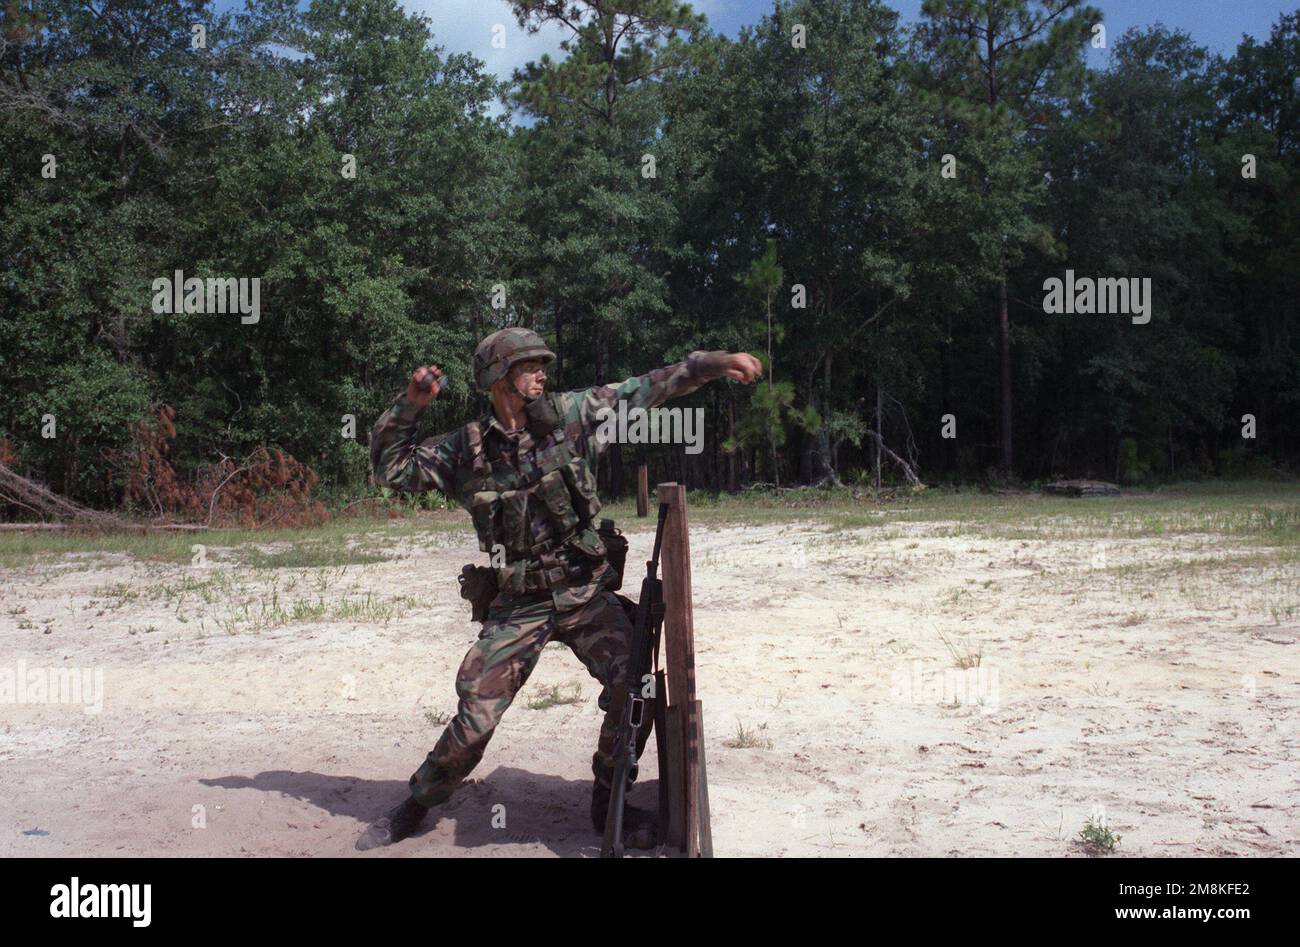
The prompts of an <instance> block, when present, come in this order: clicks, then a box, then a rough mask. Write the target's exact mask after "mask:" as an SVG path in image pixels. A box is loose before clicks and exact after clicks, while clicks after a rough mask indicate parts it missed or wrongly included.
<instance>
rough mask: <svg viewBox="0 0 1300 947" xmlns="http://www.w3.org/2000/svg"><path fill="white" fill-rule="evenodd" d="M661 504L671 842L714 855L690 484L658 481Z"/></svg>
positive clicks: (693, 854) (694, 853)
mask: <svg viewBox="0 0 1300 947" xmlns="http://www.w3.org/2000/svg"><path fill="white" fill-rule="evenodd" d="M659 502H660V503H666V504H668V519H667V522H665V523H664V539H663V549H662V550H661V553H660V555H661V559H662V563H663V583H664V651H665V653H666V655H667V659H666V672H667V673H666V679H667V688H666V689H667V693H666V694H665V695H663V699H665V700H666V701H667V708H668V712H667V721H668V727H669V733H668V739H667V744H668V748H669V754H670V757H672V758H670V759H669V760H668V761H667V762H668V765H667V766H666V767H665V772H666V773H667V774H668V778H669V779H671V780H672V781H673V782H674V783H675V785H670V786H669V789H668V796H669V798H670V799H671V800H672V802H673V804H672V805H670V806H669V813H668V816H669V819H670V823H669V826H668V833H667V836H668V840H669V843H670V844H677V845H678V846H679V847H680V850H681V851H682V853H683V854H685V855H686V857H688V858H699V857H701V856H704V857H712V855H713V834H712V828H711V825H710V820H709V803H708V798H709V797H708V793H709V789H708V780H707V775H706V771H705V768H704V722H703V710H702V707H701V705H700V701H699V700H698V699H697V698H696V693H695V624H694V615H693V609H692V604H691V603H692V599H691V544H690V536H689V523H688V520H687V515H686V488H685V487H684V486H682V485H681V484H677V483H661V484H659Z"/></svg>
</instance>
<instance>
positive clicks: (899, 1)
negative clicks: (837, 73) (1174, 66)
mask: <svg viewBox="0 0 1300 947" xmlns="http://www.w3.org/2000/svg"><path fill="white" fill-rule="evenodd" d="M887 2H888V5H889V6H891V7H893V8H894V9H895V10H898V11H899V13H901V14H902V18H903V22H904V23H914V22H916V20H917V19H918V18H919V16H920V10H921V0H887ZM1091 3H1092V6H1095V7H1097V8H1098V9H1100V10H1101V11H1102V14H1103V22H1104V23H1105V24H1106V34H1107V42H1108V43H1113V42H1114V40H1115V39H1116V38H1118V37H1119V36H1120V34H1122V33H1123V32H1124V31H1125V30H1127V29H1129V28H1130V27H1133V26H1144V25H1148V24H1152V23H1156V22H1160V23H1163V24H1164V25H1165V26H1167V27H1170V28H1177V29H1181V30H1184V31H1186V32H1187V33H1189V34H1190V35H1191V37H1192V39H1193V40H1195V41H1196V42H1197V43H1200V44H1201V45H1204V46H1208V47H1210V48H1211V49H1213V50H1216V51H1218V52H1221V53H1223V54H1224V55H1231V54H1232V52H1233V51H1234V50H1235V49H1236V47H1237V43H1238V42H1240V40H1241V36H1242V34H1243V33H1246V34H1249V35H1251V36H1254V37H1255V38H1256V39H1258V40H1264V39H1266V38H1267V37H1268V32H1269V28H1270V27H1271V26H1272V25H1273V24H1274V23H1275V22H1277V19H1278V17H1279V16H1281V15H1282V14H1283V13H1291V12H1293V11H1294V10H1295V2H1294V0H1091ZM215 5H216V7H217V9H219V10H228V9H231V8H232V7H242V6H243V3H242V0H240V2H232V0H216V3H215ZM403 6H404V7H405V8H406V10H407V11H408V12H419V13H422V14H424V15H425V16H427V17H428V18H429V19H430V20H431V21H432V25H433V32H434V36H435V38H436V41H437V43H438V44H439V45H440V46H443V47H445V49H446V50H447V51H448V52H472V53H473V54H474V55H475V56H477V57H478V58H479V59H481V60H483V62H484V63H485V64H486V68H487V69H488V71H489V72H492V73H494V74H496V75H498V76H500V77H502V78H509V77H510V73H511V71H512V70H513V69H515V68H516V67H519V66H522V65H524V64H525V63H527V62H529V61H530V60H534V59H537V58H539V57H540V56H541V55H542V53H550V54H551V56H552V57H557V56H560V55H561V51H560V40H562V39H563V38H564V36H565V35H566V33H567V30H566V29H565V28H564V27H550V28H547V29H544V30H542V31H541V32H539V33H537V34H536V35H534V36H529V35H528V34H527V33H526V32H525V31H523V30H521V29H520V28H519V27H518V25H517V24H516V23H515V19H514V17H513V16H512V15H511V13H510V5H509V3H507V2H506V0H406V2H405V3H404V4H403ZM692 6H693V7H694V9H695V10H697V11H698V12H701V13H703V14H705V15H706V16H707V17H708V19H709V25H710V26H711V27H712V28H713V29H714V30H716V31H718V32H720V33H723V34H725V35H727V36H729V37H732V38H734V37H735V36H736V35H737V34H738V33H739V31H740V28H741V27H742V26H745V25H748V24H752V23H757V22H758V21H759V20H760V19H761V18H762V17H763V15H764V14H766V13H768V12H769V11H770V10H771V9H772V6H773V4H772V3H771V0H695V2H693V3H692ZM497 24H500V25H501V26H502V27H503V28H504V35H505V48H504V49H494V48H493V47H492V35H493V27H494V26H495V25H497ZM1091 56H1092V64H1093V65H1094V66H1096V67H1099V68H1100V67H1102V66H1104V65H1105V63H1106V56H1107V53H1106V52H1105V51H1104V50H1093V51H1092V52H1091Z"/></svg>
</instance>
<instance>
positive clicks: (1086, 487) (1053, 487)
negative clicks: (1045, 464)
mask: <svg viewBox="0 0 1300 947" xmlns="http://www.w3.org/2000/svg"><path fill="white" fill-rule="evenodd" d="M1043 491H1044V492H1045V493H1051V494H1054V495H1056V496H1062V497H1117V496H1119V495H1120V491H1119V487H1117V486H1116V485H1115V484H1113V483H1106V482H1105V481H1104V480H1057V481H1056V482H1055V483H1049V484H1047V485H1046V486H1044V487H1043Z"/></svg>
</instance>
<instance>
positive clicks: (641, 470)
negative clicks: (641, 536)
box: [636, 463, 650, 516]
mask: <svg viewBox="0 0 1300 947" xmlns="http://www.w3.org/2000/svg"><path fill="white" fill-rule="evenodd" d="M649 512H650V471H649V470H648V469H646V465H645V464H644V463H641V464H637V465H636V515H637V516H646V515H648V514H649Z"/></svg>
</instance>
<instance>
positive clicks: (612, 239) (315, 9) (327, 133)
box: [0, 0, 1300, 512]
mask: <svg viewBox="0 0 1300 947" xmlns="http://www.w3.org/2000/svg"><path fill="white" fill-rule="evenodd" d="M501 9H502V13H503V16H513V17H515V18H516V20H517V21H518V23H519V24H520V26H522V27H525V28H528V29H539V28H543V27H545V28H548V29H550V28H558V29H561V30H562V31H563V32H564V34H565V35H566V37H567V38H566V40H565V43H564V49H563V55H562V56H561V57H558V58H554V59H552V58H550V57H543V58H542V59H541V60H539V61H535V62H531V63H529V64H528V65H527V66H526V67H524V68H522V69H520V70H517V71H516V72H515V74H514V75H513V76H512V77H511V78H510V79H509V80H508V81H502V80H498V79H497V78H495V77H494V76H492V75H491V74H490V73H488V72H486V71H485V68H484V64H483V62H482V60H481V59H479V58H477V57H475V56H474V55H471V54H460V53H447V52H446V51H445V50H444V49H443V48H442V47H440V46H439V45H438V44H437V38H438V32H439V24H438V23H437V22H436V21H432V22H431V21H430V20H429V19H427V18H425V17H421V16H417V15H410V14H407V13H406V12H404V11H403V9H402V8H401V7H400V6H399V5H398V4H397V3H395V2H394V0H315V2H312V3H311V4H310V5H309V6H308V7H306V8H305V9H300V8H299V7H298V5H297V4H296V3H294V2H292V0H250V2H248V4H247V5H246V7H245V8H244V9H243V10H242V11H235V12H224V13H219V12H216V11H215V10H214V9H213V7H212V5H211V4H210V3H207V2H202V0H15V2H12V3H8V4H6V5H5V6H4V7H3V8H2V12H0V149H2V150H3V154H4V156H5V160H4V161H3V164H2V165H0V371H2V373H3V382H4V383H3V386H2V387H0V452H3V455H4V456H3V457H0V460H3V461H5V462H6V463H8V464H9V465H10V466H11V467H14V468H15V469H21V470H23V471H26V472H28V473H30V474H31V475H32V476H33V477H36V478H39V479H41V480H44V481H45V482H46V483H49V484H50V485H51V486H52V487H54V488H56V489H58V490H60V491H61V492H63V493H64V494H66V495H68V496H71V497H75V498H77V499H79V500H82V501H85V502H90V503H94V504H97V505H104V506H112V505H117V504H120V503H122V502H123V501H124V496H125V476H126V475H125V473H124V465H123V464H122V463H121V458H122V457H123V456H125V455H126V454H129V451H130V449H131V446H132V443H133V434H132V431H133V426H134V429H135V430H137V431H138V430H139V429H140V425H141V424H145V425H148V424H149V423H150V419H151V418H155V417H157V415H158V412H159V408H160V406H162V405H167V406H170V411H171V412H172V413H171V414H170V415H169V417H173V418H174V439H172V440H171V441H170V442H169V447H168V450H169V452H170V453H169V456H170V459H171V461H172V462H173V463H175V464H176V466H177V469H180V470H186V471H192V472H193V476H194V477H195V478H196V479H197V478H199V477H200V476H201V472H202V471H203V470H205V469H206V470H208V471H211V470H212V469H217V468H219V469H227V467H229V465H231V464H233V463H235V462H236V461H235V460H232V458H236V459H237V458H240V457H246V456H250V455H251V454H253V453H254V452H255V451H257V450H259V449H261V448H272V449H280V450H282V451H284V452H286V453H287V454H289V455H291V456H292V458H295V459H296V461H298V462H301V463H303V464H307V465H310V467H311V468H312V469H313V470H314V471H315V472H316V473H317V474H319V476H320V478H321V480H322V482H323V483H324V484H325V485H327V486H328V487H329V488H330V489H332V490H335V491H339V492H340V493H356V492H358V491H361V490H363V489H365V484H366V479H367V475H368V454H367V449H366V437H367V432H368V430H369V428H370V425H371V424H372V423H373V421H374V419H375V418H376V417H377V416H378V415H379V413H381V412H382V411H383V410H384V409H385V408H386V407H387V405H388V404H389V403H390V402H391V399H392V398H393V397H394V396H395V395H396V394H397V392H398V391H399V390H400V389H401V388H402V387H403V386H404V383H405V379H406V378H407V377H408V376H409V374H410V372H411V371H412V370H413V369H414V368H415V367H417V366H419V365H423V364H429V363H437V364H439V365H441V366H443V367H444V369H445V370H446V371H447V373H448V376H449V379H450V381H449V384H448V386H447V389H446V392H447V393H446V394H445V395H444V396H443V397H442V398H440V399H439V401H437V402H435V404H434V405H433V407H432V408H431V409H430V411H429V412H428V414H429V417H428V419H427V425H428V430H429V431H430V432H433V433H436V432H439V431H444V430H447V429H450V428H452V427H454V426H456V425H458V424H461V423H463V422H464V421H466V420H468V419H469V418H471V417H474V416H476V415H477V414H479V413H481V412H482V411H483V410H484V409H485V404H486V402H485V400H484V399H483V397H482V396H481V395H479V394H478V393H476V392H475V390H474V387H473V381H472V366H471V355H472V352H473V348H474V345H475V343H476V342H477V340H478V339H479V338H481V337H482V336H484V335H486V334H487V333H489V332H491V331H492V330H494V329H496V328H500V327H502V326H506V325H527V326H530V327H533V328H535V329H537V330H539V331H540V332H542V333H543V334H544V335H545V336H546V338H547V339H548V340H549V341H550V342H551V344H552V347H553V348H554V349H555V351H556V353H557V355H558V359H557V362H556V364H555V366H554V370H553V372H552V375H551V379H550V381H549V382H548V384H549V385H550V386H551V387H558V388H564V389H572V388H579V387H585V386H587V385H592V384H597V383H604V382H609V381H619V380H622V379H624V378H627V377H629V376H631V375H634V374H640V373H642V372H645V371H647V370H649V369H650V368H653V367H657V366H659V365H663V364H667V363H670V362H673V361H676V360H679V359H681V358H683V357H685V356H686V355H687V354H688V353H689V352H690V351H692V350H694V349H728V350H738V351H750V352H753V353H754V354H755V355H757V356H759V357H760V358H761V359H762V360H763V361H764V363H765V366H766V376H765V378H764V379H763V381H762V382H761V383H760V384H759V385H756V386H753V387H752V388H751V387H745V386H739V385H735V384H731V383H725V382H721V383H716V384H713V385H709V386H706V387H705V388H704V389H702V390H701V391H699V392H698V393H696V394H694V395H692V396H690V397H689V398H688V399H686V400H685V401H683V402H682V403H681V404H682V405H683V406H686V407H699V408H702V409H703V410H704V412H705V423H706V428H705V430H706V432H708V436H707V439H706V450H705V451H704V452H703V453H701V454H699V455H694V456H688V455H685V454H684V453H683V452H682V451H681V450H680V449H677V450H673V449H671V448H668V447H662V446H660V447H638V448H633V447H631V446H627V445H625V446H623V447H621V448H617V449H614V450H612V451H611V455H610V458H609V463H607V464H605V465H603V469H602V470H601V483H602V488H603V489H605V490H606V491H607V492H610V493H614V494H621V493H623V492H624V491H625V490H627V489H629V488H630V487H631V486H632V485H633V484H634V483H635V477H634V475H633V474H632V470H631V466H632V464H634V463H636V462H641V461H645V462H648V463H650V465H651V470H652V476H653V477H655V478H658V479H680V480H683V481H685V482H686V483H688V484H689V485H691V486H693V487H701V488H709V489H737V488H740V487H743V486H745V485H747V484H753V483H758V482H761V483H775V484H780V485H789V484H795V483H801V484H813V483H838V482H855V481H859V480H868V481H874V480H876V478H878V477H879V478H880V479H882V480H888V481H896V480H901V478H902V477H903V476H904V474H905V473H908V472H915V473H917V474H919V475H920V476H921V477H922V478H923V479H925V480H927V481H929V482H935V481H945V480H986V479H996V480H1036V479H1041V478H1045V477H1050V476H1054V475H1059V474H1065V475H1084V476H1096V477H1102V478H1106V479H1117V480H1120V481H1123V482H1126V483H1145V482H1155V481H1159V480H1169V479H1175V478H1186V477H1198V476H1256V475H1266V474H1270V473H1271V472H1273V471H1277V470H1283V471H1285V470H1288V469H1290V470H1293V469H1294V468H1295V465H1296V464H1297V461H1300V331H1298V330H1300V317H1298V316H1297V312H1298V310H1297V306H1296V302H1295V301H1296V299H1297V298H1300V286H1297V280H1298V278H1300V277H1298V276H1297V274H1300V252H1298V248H1300V243H1298V242H1297V241H1298V235H1297V221H1298V220H1300V214H1297V191H1298V186H1300V167H1298V166H1297V154H1298V148H1297V133H1298V132H1300V116H1298V115H1297V98H1298V96H1300V92H1298V91H1297V89H1298V88H1300V73H1298V70H1300V25H1298V22H1297V16H1296V15H1294V14H1292V15H1284V16H1281V17H1279V19H1278V20H1277V22H1276V23H1275V24H1274V25H1273V27H1272V29H1271V32H1270V35H1269V37H1268V38H1267V40H1265V41H1262V42H1258V41H1256V40H1253V39H1250V38H1245V37H1243V40H1242V42H1241V43H1240V45H1239V46H1238V47H1237V49H1236V51H1235V53H1234V54H1233V55H1232V56H1231V57H1230V58H1224V57H1223V56H1220V55H1218V54H1215V53H1212V52H1210V51H1208V50H1207V49H1205V48H1203V47H1201V46H1198V45H1197V44H1196V43H1195V42H1194V41H1193V40H1192V39H1191V38H1190V37H1189V36H1188V35H1186V34H1185V33H1182V32H1179V31H1177V30H1170V29H1167V28H1165V27H1162V26H1159V25H1156V26H1150V27H1146V28H1142V29H1136V30H1130V31H1128V32H1126V33H1125V34H1124V35H1122V36H1107V35H1106V33H1105V24H1104V21H1103V19H1102V16H1101V14H1100V12H1099V11H1097V10H1095V9H1093V8H1090V7H1088V6H1086V5H1084V4H1083V3H1081V2H1078V0H926V2H925V4H924V6H923V10H922V16H921V18H920V20H919V22H918V23H917V24H915V25H912V26H907V25H904V24H901V23H900V20H899V16H898V14H897V13H896V12H895V11H894V10H892V9H891V8H890V7H889V6H888V5H887V4H885V3H883V2H879V0H817V2H812V0H795V2H791V0H777V2H776V3H775V4H774V6H773V7H772V9H771V11H770V12H768V13H767V14H766V15H765V16H763V17H762V19H761V20H760V21H759V22H758V23H757V24H755V25H753V26H750V27H744V28H742V29H741V31H740V33H739V35H738V37H737V38H736V39H735V40H731V39H728V38H726V37H724V36H721V35H719V34H717V33H714V32H713V31H711V30H710V29H709V27H708V24H707V22H706V21H705V19H704V18H703V17H702V16H700V15H698V14H697V13H695V12H694V11H693V10H692V9H691V8H690V6H689V5H688V4H682V3H677V2H671V0H569V2H565V3H557V2H555V0H510V2H507V0H501ZM575 13H576V14H577V16H574V15H573V14H575ZM1099 27H1100V29H1099ZM492 41H493V37H492V35H491V34H487V35H485V36H484V37H483V44H484V51H486V50H487V49H488V48H489V47H490V44H491V43H492ZM1099 45H1100V46H1102V47H1103V48H1104V49H1105V50H1106V53H1107V55H1106V58H1105V63H1106V64H1105V66H1104V67H1103V68H1092V67H1089V65H1088V62H1089V50H1090V49H1092V48H1093V47H1095V46H1099ZM494 103H502V104H503V106H504V108H503V110H502V111H501V112H500V114H496V115H495V116H494V115H493V114H492V113H493V109H492V106H493V105H494ZM177 271H179V272H180V273H181V274H183V276H182V278H183V279H188V278H197V279H200V280H206V279H227V280H253V279H256V280H258V281H259V286H260V292H259V295H258V299H259V307H260V314H259V316H258V317H257V319H256V321H250V318H249V317H244V318H241V315H240V314H239V313H237V312H234V311H233V309H231V310H229V311H220V312H212V311H209V310H210V308H211V307H210V304H209V301H208V299H207V298H200V297H201V296H202V294H199V293H196V294H195V297H194V299H195V301H194V304H193V305H190V304H187V303H184V301H183V299H181V295H182V294H181V293H180V292H179V291H178V292H177V294H176V298H177V299H178V300H179V301H181V302H182V305H181V306H179V307H176V306H172V305H170V304H168V305H166V306H160V305H158V303H157V299H158V298H160V296H159V289H158V286H159V282H158V281H159V280H172V279H173V278H174V275H175V274H177ZM1067 271H1069V272H1070V273H1071V274H1072V278H1078V279H1084V278H1086V279H1089V280H1103V279H1109V280H1125V281H1130V280H1137V281H1139V282H1140V281H1142V280H1149V284H1148V285H1149V286H1150V296H1149V299H1147V300H1146V302H1147V304H1148V305H1149V318H1148V320H1147V321H1145V322H1141V321H1139V320H1138V319H1137V318H1136V317H1134V318H1130V317H1129V315H1127V314H1124V313H1114V312H1110V313H1106V312H1095V311H1094V312H1086V311H1082V309H1075V307H1073V306H1071V307H1069V310H1067V311H1065V312H1048V311H1045V306H1044V298H1045V296H1046V295H1047V293H1046V292H1045V285H1046V283H1047V281H1049V280H1051V279H1059V280H1064V279H1065V278H1066V274H1067ZM1134 285H1135V286H1136V285H1137V284H1134ZM168 286H169V287H170V283H169V284H168ZM1112 288H1113V287H1112ZM170 293H171V289H170V288H169V289H167V291H166V292H165V293H163V295H162V297H161V298H163V299H164V300H168V299H170V298H171V297H170ZM1112 295H1113V294H1112ZM209 296H210V294H209ZM232 299H233V296H232ZM1103 308H1104V307H1103ZM1070 310H1073V311H1070ZM155 431H156V429H155ZM221 465H225V466H221ZM11 512H12V511H11Z"/></svg>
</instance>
